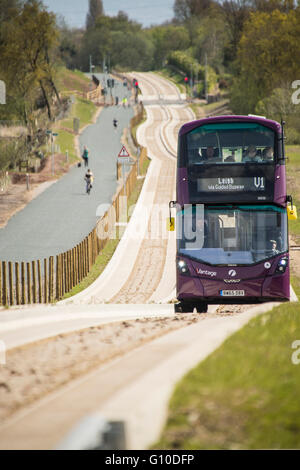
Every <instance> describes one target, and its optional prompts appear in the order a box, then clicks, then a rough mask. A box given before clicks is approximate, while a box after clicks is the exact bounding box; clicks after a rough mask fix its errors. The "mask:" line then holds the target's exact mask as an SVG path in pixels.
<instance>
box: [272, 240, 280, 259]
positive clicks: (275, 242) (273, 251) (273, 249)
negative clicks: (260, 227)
mask: <svg viewBox="0 0 300 470" xmlns="http://www.w3.org/2000/svg"><path fill="white" fill-rule="evenodd" d="M270 243H271V246H272V253H273V254H274V255H277V254H278V253H280V251H279V250H278V248H277V241H276V240H270Z"/></svg>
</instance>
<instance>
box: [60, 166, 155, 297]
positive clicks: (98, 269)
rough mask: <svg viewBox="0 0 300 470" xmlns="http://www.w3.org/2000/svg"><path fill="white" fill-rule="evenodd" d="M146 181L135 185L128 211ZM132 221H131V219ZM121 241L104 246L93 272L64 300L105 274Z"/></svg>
mask: <svg viewBox="0 0 300 470" xmlns="http://www.w3.org/2000/svg"><path fill="white" fill-rule="evenodd" d="M149 164H150V161H149V160H147V161H145V163H144V165H143V167H142V168H141V174H142V175H145V174H146V173H147V169H148V166H149ZM144 181H145V180H144V179H138V180H137V183H136V185H135V188H134V190H133V191H132V193H131V195H130V197H129V198H128V209H129V208H130V207H131V206H132V205H134V204H136V202H137V200H138V198H139V195H140V192H141V190H142V187H143V184H144ZM129 220H130V219H129ZM119 241H120V239H119V238H116V239H113V240H109V241H108V242H107V243H106V245H105V246H104V248H103V250H102V251H101V253H100V255H99V256H98V257H97V259H96V262H95V264H94V265H93V267H92V269H91V271H90V272H89V274H88V275H87V276H86V277H85V278H84V279H83V281H82V282H81V283H80V284H78V285H77V286H75V287H74V288H73V289H72V290H71V291H70V292H69V293H67V294H65V296H64V298H63V299H68V298H70V297H73V296H74V295H76V294H79V293H80V292H82V291H83V290H85V289H87V288H88V287H89V286H90V285H91V284H92V283H93V282H94V281H95V280H96V279H97V278H98V277H99V276H100V274H101V273H102V272H103V270H104V269H105V267H106V265H107V264H108V263H109V261H110V260H111V258H112V256H113V254H114V252H115V250H116V248H117V246H118V243H119Z"/></svg>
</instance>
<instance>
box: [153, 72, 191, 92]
mask: <svg viewBox="0 0 300 470" xmlns="http://www.w3.org/2000/svg"><path fill="white" fill-rule="evenodd" d="M155 73H157V74H158V75H161V76H162V77H164V78H167V79H168V80H170V82H173V83H174V84H175V85H177V87H178V88H179V91H180V93H185V92H186V85H185V84H184V82H183V80H184V77H183V76H182V75H180V73H178V72H175V71H174V70H171V69H169V68H164V69H161V70H159V71H156V72H155ZM188 88H189V87H188Z"/></svg>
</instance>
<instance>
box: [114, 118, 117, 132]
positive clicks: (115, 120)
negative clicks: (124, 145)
mask: <svg viewBox="0 0 300 470" xmlns="http://www.w3.org/2000/svg"><path fill="white" fill-rule="evenodd" d="M113 126H114V128H115V130H117V127H118V120H117V119H116V118H115V119H114V120H113Z"/></svg>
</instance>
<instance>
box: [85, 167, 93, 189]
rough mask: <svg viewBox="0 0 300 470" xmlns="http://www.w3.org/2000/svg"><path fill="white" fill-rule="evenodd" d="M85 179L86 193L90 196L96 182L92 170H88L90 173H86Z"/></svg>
mask: <svg viewBox="0 0 300 470" xmlns="http://www.w3.org/2000/svg"><path fill="white" fill-rule="evenodd" d="M84 179H85V182H86V192H87V194H90V192H91V189H92V187H93V181H94V175H93V173H92V171H91V170H90V169H88V171H87V172H86V174H85V177H84Z"/></svg>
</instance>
